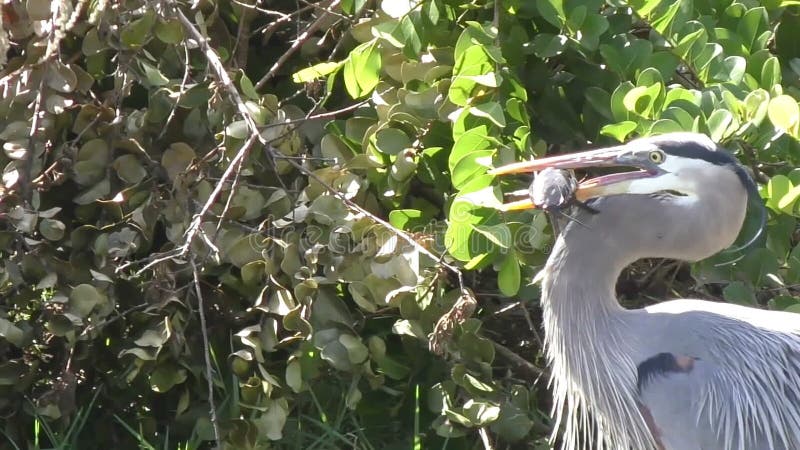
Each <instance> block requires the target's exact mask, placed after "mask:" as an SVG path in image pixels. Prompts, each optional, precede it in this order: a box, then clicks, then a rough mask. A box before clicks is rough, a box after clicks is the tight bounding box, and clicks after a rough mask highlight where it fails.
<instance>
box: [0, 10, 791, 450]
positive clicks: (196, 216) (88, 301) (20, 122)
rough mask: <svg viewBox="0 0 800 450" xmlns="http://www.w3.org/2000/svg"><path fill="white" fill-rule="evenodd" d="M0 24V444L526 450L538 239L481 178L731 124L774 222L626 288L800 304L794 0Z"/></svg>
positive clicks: (116, 16) (59, 15)
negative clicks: (636, 139) (734, 251)
mask: <svg viewBox="0 0 800 450" xmlns="http://www.w3.org/2000/svg"><path fill="white" fill-rule="evenodd" d="M2 12H3V14H2V28H0V50H2V51H0V62H2V63H3V65H2V68H3V69H2V72H1V73H0V76H1V78H0V87H1V88H2V89H3V96H2V99H0V117H2V124H0V141H2V143H3V149H4V152H3V154H2V155H0V160H1V161H0V162H2V166H3V167H4V169H3V177H2V186H0V258H2V264H1V265H0V415H2V417H3V419H4V420H3V421H2V427H1V428H0V442H2V448H20V449H21V448H50V447H57V448H76V449H78V448H79V449H92V448H103V449H105V448H112V446H116V447H117V448H135V447H137V446H138V447H140V448H166V449H173V448H181V449H183V448H187V449H188V448H212V447H213V446H215V445H217V444H220V445H222V446H223V447H224V448H231V449H257V448H297V449H300V448H302V449H311V448H359V449H362V448H363V449H371V448H374V449H393V448H404V449H405V448H423V447H424V448H448V449H453V448H489V446H490V444H489V443H490V442H491V443H492V445H495V446H496V448H507V447H508V446H512V445H513V446H515V448H523V447H524V448H546V447H547V444H546V436H547V435H548V434H549V431H550V427H551V423H550V421H549V420H548V419H547V412H548V411H549V409H550V406H549V403H548V398H549V395H548V393H547V391H546V382H545V381H546V378H547V373H546V368H545V367H543V365H542V362H541V360H540V359H541V358H540V354H539V351H540V346H541V337H540V336H539V330H540V328H539V325H538V323H537V321H538V319H537V307H536V305H537V298H538V295H539V294H538V289H537V286H536V285H534V284H531V282H530V280H532V279H533V277H534V275H535V274H536V272H537V271H538V270H539V269H540V268H541V266H542V264H543V262H544V260H545V258H546V256H547V248H548V247H547V246H548V244H549V240H550V238H551V237H550V234H551V231H550V229H549V226H548V225H547V221H546V219H545V217H544V216H543V215H542V214H540V213H538V212H525V213H514V214H511V213H509V214H501V213H499V212H498V211H497V209H496V206H497V205H498V204H499V203H501V202H502V201H504V199H505V198H504V192H505V193H506V194H508V193H510V192H512V191H514V190H515V189H519V188H520V187H522V186H516V185H513V183H511V182H509V181H505V180H504V181H503V182H502V183H501V182H500V180H498V179H495V178H494V177H492V176H490V175H487V174H486V171H487V168H488V167H492V166H496V165H499V164H502V163H506V162H510V161H513V160H517V159H523V158H531V157H533V156H541V155H543V154H545V153H546V152H566V151H570V150H573V149H582V148H587V147H589V146H593V145H602V144H611V143H614V142H618V141H623V140H626V139H628V138H630V137H633V136H642V135H650V134H658V133H664V132H669V131H676V130H694V131H699V132H703V133H707V134H708V135H710V136H711V137H712V138H714V139H715V140H717V141H720V142H723V143H724V144H725V145H726V146H727V147H728V148H729V149H730V150H731V151H733V152H735V153H736V155H737V156H738V157H739V158H740V160H741V161H742V162H743V163H745V164H746V165H747V166H749V167H751V168H752V170H753V171H754V173H755V174H756V177H757V179H758V180H759V182H760V183H762V185H763V190H762V197H763V198H764V201H765V202H766V205H767V206H768V207H769V209H770V221H769V226H768V233H767V240H766V242H765V244H764V245H763V246H761V247H760V248H756V249H754V250H751V251H750V252H749V253H747V254H746V255H744V256H743V258H742V259H740V260H738V261H736V262H735V263H733V264H727V265H722V266H719V265H717V264H716V263H717V262H719V258H717V259H712V260H709V261H704V262H701V263H698V264H695V265H693V266H691V267H689V266H687V265H684V264H674V263H668V264H663V263H662V262H652V261H646V262H642V263H640V264H638V265H636V266H635V267H633V268H632V269H631V270H630V271H629V272H628V273H626V275H625V276H624V277H623V280H622V281H621V283H620V287H619V288H620V294H621V295H622V299H623V301H625V302H626V303H627V304H629V305H640V304H642V302H648V301H650V300H651V299H658V298H661V297H664V296H668V295H669V296H672V295H676V294H681V295H685V296H700V297H716V298H720V297H722V298H724V299H725V300H727V301H731V302H737V303H744V304H749V305H756V304H760V305H762V306H765V307H769V308H774V309H785V310H793V311H798V312H800V297H798V289H797V286H798V283H800V250H798V247H797V245H796V244H797V241H798V236H797V232H796V229H797V218H798V199H800V171H798V170H797V169H794V167H795V165H796V164H797V163H798V162H799V161H800V147H798V142H797V139H798V138H799V137H800V108H798V103H797V99H798V98H800V91H799V90H798V88H799V87H800V85H799V84H798V80H800V44H798V43H800V9H798V2H796V1H795V0H770V1H767V2H756V1H750V0H718V1H711V2H700V1H698V2H692V1H691V0H684V1H680V2H678V1H674V2H671V1H667V0H650V1H639V0H637V1H632V2H627V3H626V2H622V1H614V0H608V1H605V2H604V1H602V0H574V1H573V0H536V1H533V0H495V1H488V0H486V1H483V0H477V1H472V2H466V1H457V0H420V1H415V0H383V1H366V0H322V1H320V2H318V3H305V2H300V3H296V2H290V1H284V0H273V1H261V2H258V3H254V2H253V1H252V0H243V1H198V2H186V3H177V2H173V1H166V0H165V1H144V0H129V1H125V2H109V1H107V0H99V1H83V0H79V1H70V0H61V1H57V2H50V1H46V0H27V1H22V0H11V1H9V2H6V3H5V4H4V5H3V6H2ZM751 228H752V227H751ZM725 257H727V258H730V255H727V256H725ZM507 297H508V298H507Z"/></svg>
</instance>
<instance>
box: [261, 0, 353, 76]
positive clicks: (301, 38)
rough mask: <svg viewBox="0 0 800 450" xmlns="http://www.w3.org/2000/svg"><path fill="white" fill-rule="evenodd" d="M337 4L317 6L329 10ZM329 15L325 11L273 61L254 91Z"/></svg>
mask: <svg viewBox="0 0 800 450" xmlns="http://www.w3.org/2000/svg"><path fill="white" fill-rule="evenodd" d="M339 3H340V0H333V1H331V2H329V4H328V5H325V6H319V7H320V8H326V9H331V8H334V7H335V6H338V5H339ZM329 14H330V13H329V12H327V11H326V12H325V13H323V14H322V15H320V16H319V17H318V18H317V20H315V21H313V22H312V23H311V25H309V26H308V28H306V30H305V31H304V32H303V33H302V34H301V35H300V36H298V37H297V39H296V40H295V41H294V42H293V43H292V46H291V47H289V50H286V53H284V54H283V55H281V57H280V58H278V60H277V61H275V64H273V65H272V67H270V69H269V71H268V72H267V73H266V74H265V75H264V76H263V77H261V79H260V80H258V83H256V89H261V88H262V87H264V85H265V84H266V83H267V81H269V80H270V78H272V77H273V76H275V73H277V72H278V69H280V68H281V66H283V64H284V63H286V61H287V60H288V59H289V58H290V57H291V56H292V55H294V53H295V52H296V51H297V50H299V49H300V47H301V46H302V45H303V43H305V41H307V40H308V38H310V37H311V36H312V35H313V34H314V33H315V32H316V31H317V30H318V29H319V28H320V27H321V26H322V24H323V23H324V22H325V21H326V20H328V15H329Z"/></svg>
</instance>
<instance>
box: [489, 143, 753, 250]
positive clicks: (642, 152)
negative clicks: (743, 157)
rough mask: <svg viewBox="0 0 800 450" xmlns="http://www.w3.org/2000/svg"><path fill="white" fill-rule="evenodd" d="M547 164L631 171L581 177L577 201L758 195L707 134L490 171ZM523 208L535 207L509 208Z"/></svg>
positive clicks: (533, 169)
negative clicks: (638, 196)
mask: <svg viewBox="0 0 800 450" xmlns="http://www.w3.org/2000/svg"><path fill="white" fill-rule="evenodd" d="M547 167H552V168H556V169H586V168H592V167H625V168H629V169H633V170H630V171H623V172H618V173H612V174H608V175H602V176H598V177H595V178H589V179H586V180H584V181H582V182H581V183H580V184H579V186H578V190H577V192H576V197H577V199H578V200H588V199H591V198H596V197H605V196H611V195H619V194H658V193H664V194H671V195H674V196H687V197H694V196H699V195H700V193H701V192H705V193H708V192H710V191H714V190H719V191H721V192H719V194H720V195H721V196H725V195H729V194H732V193H729V192H725V190H726V189H728V190H729V189H731V188H736V189H741V190H738V192H739V193H746V195H747V196H748V197H749V198H750V199H751V200H754V199H760V196H759V194H758V188H757V186H756V184H755V182H754V181H753V179H752V178H751V177H750V175H749V174H748V173H747V171H746V170H745V169H744V168H743V167H742V166H741V165H740V164H739V163H738V162H737V161H736V159H735V158H734V157H733V156H731V155H730V154H728V153H727V152H726V151H725V150H724V149H722V148H721V147H720V146H718V145H717V144H716V143H715V142H714V141H712V140H711V139H710V138H709V137H707V136H705V135H703V134H698V133H686V132H681V133H669V134H664V135H660V136H652V137H646V138H641V139H636V140H633V141H631V142H628V143H627V144H623V145H620V146H615V147H609V148H602V149H598V150H590V151H586V152H580V153H573V154H569V155H560V156H554V157H550V158H541V159H537V160H533V161H525V162H518V163H513V164H509V165H506V166H503V167H499V168H496V169H493V170H491V171H490V172H489V173H490V174H494V175H502V174H510V173H521V172H537V171H540V170H542V169H544V168H547ZM740 195H741V194H740ZM739 198H741V197H739ZM525 207H531V208H533V207H535V206H534V205H533V204H531V203H530V202H517V203H516V204H514V206H512V207H511V208H508V209H523V208H525ZM762 208H763V206H762ZM765 221H766V213H765V211H763V209H762V229H763V223H764V222H765ZM759 234H760V231H759ZM753 240H754V239H753ZM750 243H751V242H748V243H747V245H749V244H750Z"/></svg>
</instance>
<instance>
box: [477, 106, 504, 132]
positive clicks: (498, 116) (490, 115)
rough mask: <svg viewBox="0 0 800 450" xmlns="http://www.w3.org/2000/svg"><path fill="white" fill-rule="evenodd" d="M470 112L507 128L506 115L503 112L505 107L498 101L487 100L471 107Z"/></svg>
mask: <svg viewBox="0 0 800 450" xmlns="http://www.w3.org/2000/svg"><path fill="white" fill-rule="evenodd" d="M469 112H470V114H472V115H473V116H477V117H485V118H487V119H489V120H490V121H491V122H492V123H494V124H495V125H497V126H498V127H500V128H505V126H506V117H505V115H504V114H503V107H502V106H500V103H497V102H486V103H481V104H480V105H475V106H473V107H472V108H470V109H469Z"/></svg>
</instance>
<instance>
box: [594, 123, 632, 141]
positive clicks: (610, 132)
mask: <svg viewBox="0 0 800 450" xmlns="http://www.w3.org/2000/svg"><path fill="white" fill-rule="evenodd" d="M634 130H636V122H631V121H630V120H625V121H622V122H619V123H612V124H608V125H605V126H603V128H601V129H600V134H602V135H604V136H609V137H613V138H614V139H616V140H618V141H619V142H625V139H627V137H628V136H629V135H630V134H631V133H633V131H634Z"/></svg>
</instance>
